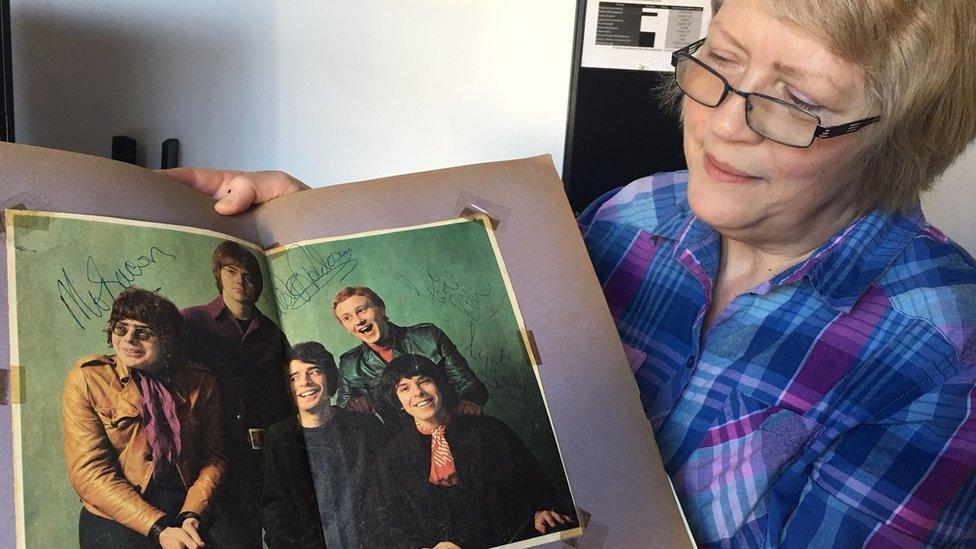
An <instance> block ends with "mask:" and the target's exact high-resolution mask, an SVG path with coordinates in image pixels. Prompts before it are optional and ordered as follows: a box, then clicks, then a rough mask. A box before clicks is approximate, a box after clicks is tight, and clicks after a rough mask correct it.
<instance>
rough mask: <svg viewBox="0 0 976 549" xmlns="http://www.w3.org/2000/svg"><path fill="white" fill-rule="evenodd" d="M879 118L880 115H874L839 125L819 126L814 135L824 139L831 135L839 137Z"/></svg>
mask: <svg viewBox="0 0 976 549" xmlns="http://www.w3.org/2000/svg"><path fill="white" fill-rule="evenodd" d="M878 120H881V117H880V116H872V117H871V118H862V119H861V120H855V121H853V122H848V123H847V124H841V125H839V126H830V127H827V128H825V127H823V126H817V130H816V132H814V134H813V135H814V137H820V138H823V139H830V138H831V137H837V136H839V135H845V134H848V133H853V132H856V131H857V130H859V129H861V128H863V127H864V126H867V125H869V124H874V123H875V122H877V121H878Z"/></svg>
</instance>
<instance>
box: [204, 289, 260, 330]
mask: <svg viewBox="0 0 976 549" xmlns="http://www.w3.org/2000/svg"><path fill="white" fill-rule="evenodd" d="M203 310H204V311H205V312H206V313H207V316H208V317H210V318H211V319H213V320H218V319H219V318H220V317H221V316H222V315H226V316H228V317H231V318H233V316H232V315H231V314H230V311H229V310H228V309H227V306H226V305H224V298H222V297H220V294H217V297H216V298H214V300H213V301H211V302H210V303H207V304H206V305H204V306H203ZM263 316H264V313H262V312H261V311H260V310H259V309H258V307H257V305H255V306H254V312H253V314H252V315H251V318H252V321H253V322H254V323H255V326H260V325H261V323H262V317H263Z"/></svg>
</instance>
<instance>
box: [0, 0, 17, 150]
mask: <svg viewBox="0 0 976 549" xmlns="http://www.w3.org/2000/svg"><path fill="white" fill-rule="evenodd" d="M11 70H12V69H11V64H10V0H0V92H2V93H0V141H13V140H14V79H13V74H11Z"/></svg>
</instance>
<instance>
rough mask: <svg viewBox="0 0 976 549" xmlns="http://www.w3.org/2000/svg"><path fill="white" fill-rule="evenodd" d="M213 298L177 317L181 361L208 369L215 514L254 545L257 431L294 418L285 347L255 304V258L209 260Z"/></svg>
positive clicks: (240, 254) (217, 254)
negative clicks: (218, 476)
mask: <svg viewBox="0 0 976 549" xmlns="http://www.w3.org/2000/svg"><path fill="white" fill-rule="evenodd" d="M213 274H214V279H215V280H216V282H217V291H218V292H219V293H220V295H218V296H217V297H216V298H215V299H214V300H213V301H211V302H210V303H207V304H205V305H198V306H195V307H189V308H187V309H184V310H183V311H182V314H183V318H184V321H185V326H184V334H185V339H186V354H187V359H189V360H191V361H194V362H199V363H201V364H204V365H206V366H208V367H209V368H210V369H211V370H212V371H213V372H214V374H215V375H216V376H217V386H218V388H219V389H220V391H221V406H222V410H221V434H222V436H223V443H224V452H225V456H226V462H227V464H228V470H227V477H226V482H225V485H224V488H223V489H222V491H221V496H219V501H218V505H217V512H218V513H221V514H222V515H224V518H225V520H226V521H227V522H228V523H229V524H233V525H234V526H235V527H236V529H237V530H238V532H239V533H240V536H241V541H240V546H243V547H261V526H260V501H261V487H262V484H263V481H262V475H263V460H262V457H263V456H262V451H261V446H262V445H261V442H262V439H263V434H264V429H265V428H266V427H267V426H268V425H271V424H272V423H275V422H278V421H280V420H282V419H285V418H287V417H290V416H292V415H294V413H295V412H294V410H293V404H292V402H291V399H290V398H289V395H288V394H287V392H286V380H285V377H284V374H283V372H282V369H281V365H282V364H284V363H285V362H286V358H285V357H286V354H287V351H288V341H287V340H286V339H285V336H284V334H283V333H282V332H281V329H280V328H278V325H277V324H275V323H274V321H272V320H271V319H270V318H268V317H267V316H265V315H264V314H263V313H261V311H260V310H258V308H257V307H256V306H255V303H256V302H257V299H258V297H259V296H260V295H261V289H262V287H263V278H262V276H261V267H260V265H259V264H258V261H257V258H255V257H254V255H253V254H252V253H251V252H249V251H248V250H247V249H245V248H244V247H243V246H241V245H240V244H237V243H236V242H231V241H229V240H227V241H224V242H221V243H220V244H219V245H218V246H217V248H216V249H215V250H214V254H213Z"/></svg>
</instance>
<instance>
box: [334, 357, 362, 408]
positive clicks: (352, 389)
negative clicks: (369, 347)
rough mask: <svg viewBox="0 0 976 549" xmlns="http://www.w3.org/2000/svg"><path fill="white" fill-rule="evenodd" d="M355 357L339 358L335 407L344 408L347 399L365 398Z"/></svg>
mask: <svg viewBox="0 0 976 549" xmlns="http://www.w3.org/2000/svg"><path fill="white" fill-rule="evenodd" d="M356 363H357V360H356V358H355V356H350V355H347V356H343V357H340V358H339V387H338V389H336V406H338V407H340V408H345V407H346V404H347V403H348V402H349V399H351V398H352V397H356V396H366V389H365V388H364V384H363V379H362V375H361V374H360V372H359V368H357V364H356Z"/></svg>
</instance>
